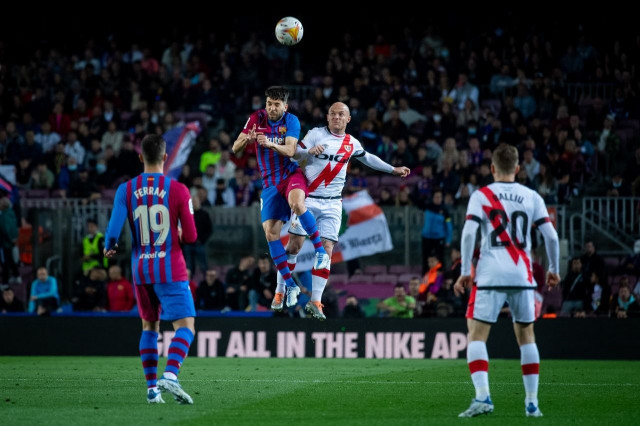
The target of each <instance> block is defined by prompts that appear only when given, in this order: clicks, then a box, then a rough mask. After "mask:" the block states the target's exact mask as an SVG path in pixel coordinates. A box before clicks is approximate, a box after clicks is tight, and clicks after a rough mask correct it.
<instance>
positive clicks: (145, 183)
mask: <svg viewBox="0 0 640 426" xmlns="http://www.w3.org/2000/svg"><path fill="white" fill-rule="evenodd" d="M126 219H128V222H129V227H130V229H131V240H132V241H131V275H132V276H133V282H134V284H159V283H171V282H177V281H186V280H187V279H188V278H187V267H186V264H185V261H184V257H183V255H182V249H181V247H180V238H179V234H178V224H179V223H180V226H181V227H182V242H184V243H193V242H194V241H195V240H196V238H197V233H196V226H195V221H194V218H193V207H192V203H191V196H190V194H189V190H188V189H187V187H186V186H184V185H183V184H181V183H180V182H178V181H176V180H173V179H171V178H168V177H166V176H164V175H162V174H160V173H142V174H141V175H139V176H137V177H135V178H133V179H131V180H129V181H127V182H125V183H123V184H121V185H120V186H119V187H118V190H117V191H116V197H115V200H114V202H113V212H112V213H111V220H110V221H109V227H108V228H107V235H106V237H105V247H106V248H107V249H111V248H113V247H114V245H115V244H116V242H117V240H118V237H119V235H120V232H121V230H122V226H123V224H124V221H125V220H126Z"/></svg>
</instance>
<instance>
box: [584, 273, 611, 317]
mask: <svg viewBox="0 0 640 426" xmlns="http://www.w3.org/2000/svg"><path fill="white" fill-rule="evenodd" d="M590 276H591V279H590V280H589V284H588V287H587V306H586V311H587V312H589V313H592V314H595V315H603V314H606V313H608V312H609V301H610V299H611V287H610V286H609V283H608V282H607V280H606V279H605V278H604V276H603V275H600V274H599V273H598V272H596V271H593V272H591V275H590Z"/></svg>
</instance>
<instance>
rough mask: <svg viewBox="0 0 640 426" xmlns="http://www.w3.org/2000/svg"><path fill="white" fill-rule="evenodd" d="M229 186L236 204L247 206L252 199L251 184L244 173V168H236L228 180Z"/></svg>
mask: <svg viewBox="0 0 640 426" xmlns="http://www.w3.org/2000/svg"><path fill="white" fill-rule="evenodd" d="M229 188H230V189H231V190H232V191H233V193H234V195H235V205H236V206H243V207H246V206H249V205H251V201H252V199H253V185H252V184H251V179H249V176H247V175H245V173H244V169H241V168H237V169H236V170H235V172H234V177H233V179H231V180H230V181H229Z"/></svg>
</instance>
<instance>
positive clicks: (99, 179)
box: [94, 158, 116, 189]
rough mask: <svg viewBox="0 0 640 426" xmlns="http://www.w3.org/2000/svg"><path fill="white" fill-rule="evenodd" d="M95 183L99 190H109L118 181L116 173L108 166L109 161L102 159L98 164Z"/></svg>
mask: <svg viewBox="0 0 640 426" xmlns="http://www.w3.org/2000/svg"><path fill="white" fill-rule="evenodd" d="M94 180H95V183H96V185H97V187H98V189H108V188H111V187H112V186H113V183H114V182H115V180H116V171H115V170H113V169H110V168H109V167H108V166H107V160H106V159H105V158H100V159H98V161H97V162H96V174H95V179H94Z"/></svg>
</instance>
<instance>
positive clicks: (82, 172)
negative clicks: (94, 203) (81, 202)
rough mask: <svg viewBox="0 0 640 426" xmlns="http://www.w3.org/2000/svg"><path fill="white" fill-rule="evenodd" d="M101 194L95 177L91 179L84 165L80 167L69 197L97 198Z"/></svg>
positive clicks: (72, 182) (72, 183)
mask: <svg viewBox="0 0 640 426" xmlns="http://www.w3.org/2000/svg"><path fill="white" fill-rule="evenodd" d="M101 196H102V195H101V194H100V191H99V190H98V186H97V185H96V181H95V179H89V171H88V170H87V169H85V168H84V167H82V168H80V169H78V173H77V175H76V178H75V179H73V180H72V181H71V185H70V187H69V197H71V198H84V199H89V200H97V199H99V198H100V197H101Z"/></svg>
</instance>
